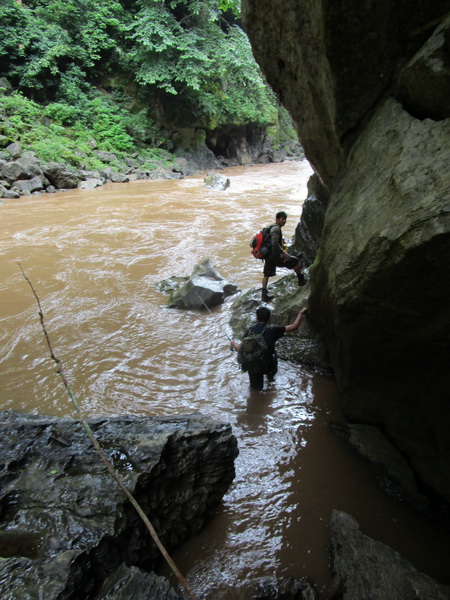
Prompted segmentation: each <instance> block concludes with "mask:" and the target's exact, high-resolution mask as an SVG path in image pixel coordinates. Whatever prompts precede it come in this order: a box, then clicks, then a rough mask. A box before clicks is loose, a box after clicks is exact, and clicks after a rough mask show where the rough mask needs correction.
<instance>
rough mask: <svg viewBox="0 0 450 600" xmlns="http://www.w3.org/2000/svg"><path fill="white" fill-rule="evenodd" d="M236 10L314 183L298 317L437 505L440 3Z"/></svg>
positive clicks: (445, 158) (441, 460)
mask: <svg viewBox="0 0 450 600" xmlns="http://www.w3.org/2000/svg"><path fill="white" fill-rule="evenodd" d="M242 8H243V15H244V20H245V23H246V27H247V30H248V34H249V37H250V40H251V43H252V46H253V50H254V54H255V56H256V59H257V60H258V62H259V63H260V65H261V66H262V68H263V70H264V72H265V74H266V76H267V78H268V80H269V83H271V85H272V86H273V87H274V89H275V90H276V91H277V92H278V94H279V96H280V98H281V99H282V101H283V103H284V105H285V106H286V107H287V108H288V110H289V111H290V113H291V115H292V117H293V119H294V121H295V122H296V125H297V128H298V131H299V134H300V138H301V142H302V146H303V148H304V150H305V155H306V157H307V158H308V160H309V161H310V162H311V164H312V166H313V168H314V169H315V171H316V174H317V177H318V178H319V180H320V183H321V190H322V191H323V192H324V193H325V194H326V203H327V210H326V215H325V220H324V227H323V230H322V233H321V239H320V243H319V250H318V254H317V256H316V258H315V262H314V264H313V266H312V268H311V270H310V275H311V297H310V301H309V305H310V307H311V313H310V319H311V321H312V322H314V324H315V326H316V327H317V329H318V330H319V332H320V333H321V335H322V336H323V338H324V339H325V340H326V344H327V347H328V350H329V354H330V359H331V363H332V366H333V368H334V371H335V373H336V378H337V383H338V387H339V392H340V397H341V401H342V405H343V408H344V410H345V412H346V414H347V416H348V417H350V418H351V419H352V420H354V421H360V422H364V423H366V424H373V425H379V426H380V427H381V428H382V429H383V431H385V433H386V435H387V436H388V437H389V439H390V441H391V442H392V443H394V444H395V445H396V446H397V448H398V449H400V450H401V452H402V453H403V454H404V455H405V456H406V457H407V459H408V460H409V461H410V463H411V464H412V466H413V467H414V469H415V471H416V474H417V475H418V477H419V481H420V483H421V484H423V485H424V488H425V489H429V490H431V491H432V493H436V494H438V496H440V497H441V499H444V500H445V501H446V502H450V437H449V435H448V431H449V430H450V403H449V402H448V390H449V388H450V369H449V368H448V365H449V364H450V343H449V340H450V312H449V311H448V306H449V305H450V278H449V277H448V264H449V263H450V193H449V190H450V172H449V170H448V164H449V162H450V119H449V116H450V101H449V96H448V93H447V90H448V89H449V81H450V53H449V40H450V20H449V17H448V16H447V15H448V10H449V6H448V2H447V1H446V0H430V1H429V2H419V1H418V0H405V1H404V2H401V3H395V2H394V3H393V2H392V1H391V0H380V1H379V2H376V3H372V4H361V3H360V2H358V1H357V0H350V1H348V2H345V3H336V2H325V1H324V0H302V1H301V2H297V1H296V0H286V2H285V3H284V4H283V11H275V10H274V8H273V3H272V2H271V0H258V1H256V0H243V2H242ZM306 216H307V214H306V213H305V217H306ZM303 231H304V232H306V234H307V233H308V228H307V227H304V228H303ZM306 238H307V235H306Z"/></svg>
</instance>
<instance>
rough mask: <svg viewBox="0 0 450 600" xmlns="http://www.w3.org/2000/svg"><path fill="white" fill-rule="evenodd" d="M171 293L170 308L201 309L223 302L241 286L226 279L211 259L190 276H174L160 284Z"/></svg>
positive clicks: (161, 288)
mask: <svg viewBox="0 0 450 600" xmlns="http://www.w3.org/2000/svg"><path fill="white" fill-rule="evenodd" d="M158 288H159V290H160V291H163V292H166V293H169V295H170V297H169V300H168V306H169V307H170V308H188V309H194V310H201V309H204V308H205V307H206V308H211V307H212V306H217V305H218V304H222V303H223V302H224V301H225V299H226V298H228V297H229V296H232V295H233V294H236V293H237V292H238V291H239V288H238V287H237V286H236V285H235V284H234V283H230V282H229V281H227V280H226V279H224V278H223V277H222V276H221V275H220V273H219V272H218V271H217V269H216V268H215V267H214V266H213V264H212V263H211V261H210V260H209V259H207V260H205V261H204V262H202V263H201V264H199V265H196V267H195V268H194V269H193V271H192V275H191V276H190V277H174V278H172V279H170V280H166V281H163V282H161V283H160V284H159V286H158Z"/></svg>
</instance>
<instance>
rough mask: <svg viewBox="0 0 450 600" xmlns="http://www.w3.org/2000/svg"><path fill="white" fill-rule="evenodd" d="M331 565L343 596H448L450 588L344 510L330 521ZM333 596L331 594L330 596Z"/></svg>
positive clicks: (423, 599)
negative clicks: (372, 534) (367, 531)
mask: <svg viewBox="0 0 450 600" xmlns="http://www.w3.org/2000/svg"><path fill="white" fill-rule="evenodd" d="M330 535H331V550H330V552H331V565H332V569H333V572H334V574H335V577H336V581H337V582H338V584H337V585H336V589H335V594H334V596H331V597H335V598H341V599H342V600H355V599H356V598H358V599H361V600H363V599H367V600H368V599H369V598H380V599H381V598H395V600H411V599H412V598H415V599H417V600H448V598H450V589H449V588H448V586H441V585H439V584H438V583H437V582H436V581H434V580H433V579H431V578H430V577H428V576H427V575H425V574H424V573H421V572H420V571H417V570H416V569H415V568H414V567H413V566H412V565H411V563H410V562H408V561H407V560H406V559H404V558H402V557H401V556H400V555H399V554H398V553H397V552H395V551H394V550H392V549H391V548H389V546H386V545H385V544H382V543H381V542H378V541H376V540H373V539H372V538H370V537H368V536H366V535H364V534H363V533H361V531H360V529H359V524H358V522H357V521H356V519H354V518H353V517H352V516H350V515H348V514H347V513H345V512H342V511H337V510H335V511H333V513H332V516H331V521H330ZM328 597H329V598H330V596H328Z"/></svg>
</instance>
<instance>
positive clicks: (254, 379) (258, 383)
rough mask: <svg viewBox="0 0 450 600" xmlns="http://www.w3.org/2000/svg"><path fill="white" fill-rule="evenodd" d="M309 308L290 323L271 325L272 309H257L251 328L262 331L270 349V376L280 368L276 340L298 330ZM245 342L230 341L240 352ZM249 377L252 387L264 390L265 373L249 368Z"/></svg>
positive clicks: (254, 331) (258, 331)
mask: <svg viewBox="0 0 450 600" xmlns="http://www.w3.org/2000/svg"><path fill="white" fill-rule="evenodd" d="M307 310H308V308H307V307H305V308H302V309H301V311H300V312H299V313H298V315H297V317H296V319H295V321H294V322H293V323H291V324H290V325H269V320H270V310H269V309H268V308H267V307H266V306H260V307H259V308H258V310H257V311H256V320H257V323H256V325H253V327H251V328H250V330H249V331H250V332H251V333H262V335H263V337H264V340H265V342H266V344H267V348H268V351H269V352H270V354H271V356H272V360H271V363H270V366H269V367H268V368H267V369H266V370H267V373H265V374H266V375H267V376H268V377H269V378H273V377H274V376H275V374H276V372H277V370H278V360H277V355H276V352H275V344H276V342H277V341H278V340H279V339H280V338H282V337H283V336H284V334H285V333H289V332H290V331H296V330H297V329H298V328H299V327H300V323H301V321H302V318H303V315H304V314H305V312H307ZM242 347H243V343H242V342H240V343H239V342H235V341H234V340H232V341H231V342H230V348H232V349H233V350H236V351H237V352H238V356H239V353H240V351H242ZM248 377H249V380H250V387H251V388H253V389H256V390H262V389H263V387H264V373H261V372H259V370H258V372H255V371H254V370H253V369H251V368H249V369H248Z"/></svg>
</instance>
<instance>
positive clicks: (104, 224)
mask: <svg viewBox="0 0 450 600" xmlns="http://www.w3.org/2000/svg"><path fill="white" fill-rule="evenodd" d="M310 173H311V169H310V168H309V166H308V165H307V163H285V164H281V165H258V166H254V167H246V168H233V169H227V171H226V174H227V176H229V177H230V179H231V186H230V187H229V188H228V189H227V190H225V191H224V192H215V191H212V190H206V189H205V188H204V185H203V180H202V177H193V178H189V179H185V180H181V181H139V182H134V183H130V184H109V185H107V186H104V187H103V188H99V189H97V190H93V191H81V190H73V191H69V192H67V193H64V194H63V193H58V194H54V195H43V196H39V197H31V198H23V199H20V200H14V201H6V202H5V203H4V204H3V205H1V206H0V219H1V223H2V227H1V232H0V241H1V244H0V322H1V328H0V366H1V369H0V390H1V398H2V409H15V410H19V411H23V412H39V413H41V414H48V415H55V416H68V415H72V414H73V413H72V408H71V405H70V404H69V402H68V399H67V397H66V393H65V390H64V387H63V385H62V384H61V382H60V380H59V379H58V378H57V377H56V375H55V373H54V369H53V367H54V365H53V362H52V361H51V360H50V357H49V356H48V351H47V348H46V345H45V341H44V339H43V335H42V330H41V328H40V324H39V319H38V316H37V307H36V304H35V301H34V298H33V297H32V295H31V294H30V290H29V288H28V285H27V284H26V282H25V281H24V280H23V278H22V276H21V273H20V270H19V268H18V266H17V262H20V263H21V265H22V266H23V268H24V270H25V272H26V273H27V275H28V276H29V278H30V279H31V281H32V282H33V285H34V286H35V288H36V291H37V293H38V295H39V298H40V300H41V303H42V307H43V310H44V314H45V319H46V324H47V328H48V331H49V334H50V338H51V341H52V344H53V347H54V350H55V353H56V355H57V356H58V357H59V358H60V359H61V360H62V361H63V364H64V369H65V372H66V374H67V377H68V379H69V381H70V383H71V386H72V388H73V390H74V392H75V394H76V397H77V399H78V401H79V402H80V404H81V405H82V407H83V409H84V411H85V412H86V413H87V414H88V415H90V416H101V415H120V414H134V415H171V414H177V413H182V412H193V411H201V412H203V413H205V414H208V415H210V416H212V417H214V418H217V419H219V420H221V421H227V422H230V423H231V424H232V426H233V430H234V433H235V435H236V436H237V437H238V441H239V449H240V454H239V457H238V458H237V460H236V479H235V481H234V482H233V484H232V486H231V488H230V490H229V492H228V494H227V495H226V496H225V498H224V501H223V503H222V505H221V506H220V507H219V508H218V510H217V513H216V514H215V515H214V516H213V518H212V519H211V521H210V523H209V524H208V526H207V527H206V528H205V529H204V530H203V531H202V532H201V533H200V534H199V535H198V536H197V537H196V538H195V539H193V540H191V541H190V542H188V543H187V544H186V545H185V546H184V547H183V548H182V549H180V550H179V551H178V552H177V553H176V554H175V558H176V562H177V564H178V566H179V567H180V569H181V571H182V572H183V573H184V574H185V575H186V576H187V579H188V581H189V583H190V584H191V586H192V587H193V589H194V591H195V593H196V594H197V595H198V596H199V597H203V598H207V599H211V600H212V599H214V600H216V599H224V600H226V599H231V598H239V599H241V600H247V599H250V598H251V597H252V595H253V592H254V588H255V584H256V582H257V580H258V578H260V577H264V576H270V575H276V576H280V577H281V576H295V577H301V576H305V575H309V576H311V577H312V578H313V579H314V580H315V581H317V582H318V583H319V584H321V585H322V584H325V583H326V582H327V581H328V579H329V571H328V555H327V545H328V521H329V517H330V513H331V510H332V509H333V508H338V509H343V510H347V511H348V512H350V513H351V514H353V515H354V516H355V517H356V518H357V519H358V520H359V521H360V523H361V527H362V529H363V531H364V532H365V533H368V534H369V535H372V536H373V537H375V538H377V539H381V540H382V541H385V542H386V543H388V544H390V545H392V546H393V547H394V548H396V549H398V550H399V551H400V552H402V553H403V554H405V555H406V556H407V557H409V558H410V559H411V560H412V561H413V562H414V564H415V565H416V566H418V567H419V568H421V569H423V570H426V571H427V572H429V573H430V574H431V575H434V576H437V577H440V578H441V579H442V578H443V577H444V574H447V573H448V572H449V569H448V568H447V567H448V564H445V561H446V560H447V558H446V556H447V554H446V548H447V546H448V537H446V536H445V535H444V533H443V532H436V531H435V529H434V528H433V527H431V526H430V525H429V524H428V523H427V522H426V521H424V520H422V519H420V518H419V517H418V516H417V515H415V514H414V512H413V511H411V510H410V509H409V508H408V507H404V506H403V505H400V504H398V503H395V502H394V501H392V500H391V499H389V498H387V497H386V496H384V495H383V494H382V492H380V490H379V489H378V487H377V485H376V483H375V482H374V480H373V478H372V475H371V474H370V472H368V471H367V470H366V468H365V466H364V465H363V464H362V463H360V462H359V461H358V460H356V459H355V458H354V457H353V456H351V455H349V454H348V453H347V452H346V451H345V450H343V449H342V448H341V447H340V446H339V443H338V441H337V440H336V439H335V438H334V437H333V436H332V435H331V434H330V432H329V428H328V424H329V422H330V420H335V421H339V420H341V419H342V417H341V415H340V412H339V409H338V407H337V403H336V394H335V388H334V382H333V380H332V379H330V378H326V377H322V376H318V375H314V374H312V373H310V372H308V371H307V370H305V369H302V368H301V367H300V366H299V365H296V364H293V363H288V362H285V361H280V369H279V373H278V374H277V377H276V380H275V381H274V382H272V383H271V384H270V385H269V387H268V389H267V391H264V392H250V390H249V388H248V378H247V375H246V374H242V373H241V372H240V371H239V368H238V365H237V362H236V355H235V354H232V353H230V351H229V348H228V340H227V335H230V334H231V331H230V328H229V318H230V303H231V302H232V299H231V300H228V301H227V302H226V303H225V304H224V305H223V306H220V307H217V308H215V309H214V310H213V311H212V312H211V313H210V312H208V311H179V310H175V309H168V308H166V307H165V305H164V303H165V300H166V298H165V296H164V295H163V294H161V293H160V292H158V291H157V287H156V286H157V284H158V283H159V282H160V281H162V280H163V279H167V278H168V277H171V276H172V275H181V276H185V275H188V274H190V273H191V271H192V268H193V267H194V265H195V264H197V263H199V262H201V261H203V260H204V259H205V258H211V260H212V262H213V263H214V265H215V266H216V267H217V269H218V270H219V272H220V273H221V274H222V275H223V276H224V277H226V278H227V279H228V280H230V281H232V282H234V283H236V284H237V285H238V286H239V287H240V288H241V289H242V290H243V291H245V290H247V289H249V288H250V287H259V285H260V282H261V276H262V272H261V271H262V269H261V266H262V265H261V263H260V262H259V261H257V260H255V259H253V258H252V257H251V256H250V248H249V245H248V244H249V240H250V238H251V237H252V235H253V234H254V233H255V231H257V230H258V229H260V227H261V226H264V225H268V224H270V223H272V222H273V220H274V216H275V213H276V212H277V211H278V210H286V212H287V213H288V214H289V215H290V216H289V218H288V222H287V225H286V227H285V235H286V236H287V237H289V236H292V235H293V233H294V230H295V226H296V224H297V221H298V219H299V216H300V213H301V203H302V201H303V200H304V198H305V197H306V193H307V192H306V183H307V179H308V177H309V175H310ZM445 576H446V575H445Z"/></svg>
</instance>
